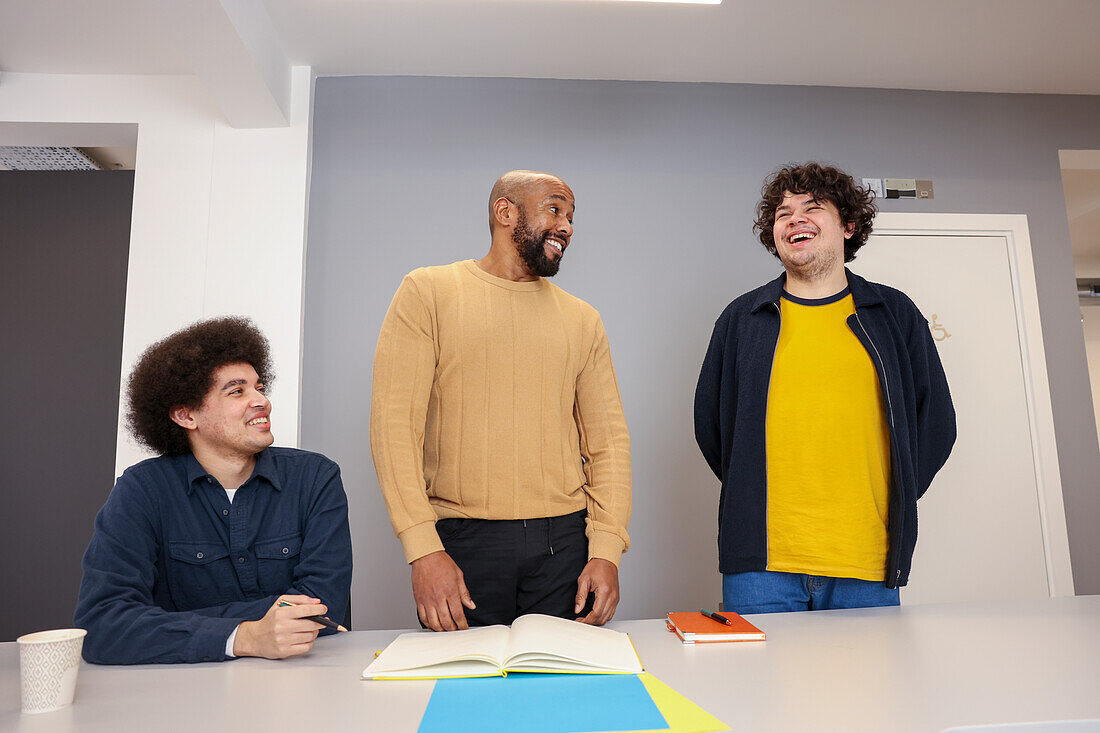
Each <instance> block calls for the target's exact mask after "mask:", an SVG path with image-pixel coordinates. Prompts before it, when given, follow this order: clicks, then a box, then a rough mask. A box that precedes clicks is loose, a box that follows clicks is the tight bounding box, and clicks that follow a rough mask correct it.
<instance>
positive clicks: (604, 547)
mask: <svg viewBox="0 0 1100 733" xmlns="http://www.w3.org/2000/svg"><path fill="white" fill-rule="evenodd" d="M625 551H626V544H625V543H624V542H623V540H622V538H621V537H619V536H618V535H617V534H613V533H611V532H599V531H596V532H593V533H592V536H591V537H589V538H588V559H589V560H594V559H595V558H600V559H601V560H607V561H608V562H611V563H614V564H615V567H619V560H620V559H621V558H622V554H623V553H624V552H625Z"/></svg>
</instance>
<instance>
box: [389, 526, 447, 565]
mask: <svg viewBox="0 0 1100 733" xmlns="http://www.w3.org/2000/svg"><path fill="white" fill-rule="evenodd" d="M397 537H398V539H400V540H401V546H402V547H403V548H404V550H405V560H406V562H410V563H411V562H412V561H413V560H419V559H420V558H422V557H424V556H425V555H430V554H432V553H433V552H440V551H441V550H443V542H442V541H441V540H440V539H439V534H438V533H437V532H436V531H435V522H421V523H420V524H414V525H413V526H411V527H409V528H408V529H406V530H405V531H404V532H402V533H401V534H399V535H397Z"/></svg>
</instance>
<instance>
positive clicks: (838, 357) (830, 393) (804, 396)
mask: <svg viewBox="0 0 1100 733" xmlns="http://www.w3.org/2000/svg"><path fill="white" fill-rule="evenodd" d="M853 313H855V307H854V306H853V304H852V296H851V295H850V294H848V291H847V290H844V291H843V292H842V293H838V294H837V295H836V296H833V297H831V298H823V299H820V300H803V299H801V298H795V297H794V296H790V295H787V294H786V293H784V294H783V297H782V299H781V300H780V315H781V316H782V320H781V325H780V331H779V343H778V344H777V345H776V350H775V360H774V363H773V365H772V374H771V386H770V388H769V390H768V413H767V428H766V429H767V461H768V570H777V571H783V572H791V573H807V574H810V575H825V576H829V577H836V578H858V579H860V580H870V581H878V580H883V578H884V576H885V572H886V551H887V547H888V543H889V540H888V537H887V529H886V528H887V515H886V511H887V503H888V499H889V490H890V433H889V427H888V426H887V422H886V410H885V406H884V403H883V396H882V390H881V389H879V381H878V374H877V372H876V371H875V365H874V362H873V361H872V360H871V357H870V355H869V354H868V353H867V351H866V350H865V349H864V348H863V345H862V344H860V342H859V340H858V339H857V338H856V335H855V334H854V333H853V332H852V330H851V329H850V328H849V327H848V323H847V318H848V316H850V315H852V314H853Z"/></svg>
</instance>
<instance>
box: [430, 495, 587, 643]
mask: <svg viewBox="0 0 1100 733" xmlns="http://www.w3.org/2000/svg"><path fill="white" fill-rule="evenodd" d="M586 515H587V511H586V510H584V509H582V510H581V511H579V512H574V513H573V514H566V515H564V516H561V517H546V518H542V519H503V520H500V519H440V520H439V521H437V522H436V523H435V528H436V531H437V532H438V533H439V539H441V540H442V541H443V547H444V548H445V549H446V550H447V554H448V555H450V556H451V559H452V560H454V561H455V564H457V565H458V567H459V568H460V569H461V570H462V574H463V577H464V579H465V581H466V587H467V588H468V589H469V591H470V596H471V597H472V598H473V599H474V603H475V604H477V608H476V609H473V610H470V609H468V608H467V609H464V610H465V613H466V621H467V622H468V623H469V624H470V626H490V625H492V624H511V623H512V622H513V621H515V620H516V617H517V616H521V615H523V614H525V613H544V614H547V615H549V616H560V617H562V618H569V619H572V618H576V617H577V615H583V614H574V612H573V609H574V605H573V604H574V602H575V601H576V597H577V578H578V577H579V576H580V574H581V571H582V570H584V566H585V564H586V563H587V562H588V538H587V537H586V536H585V533H584V524H585V517H586ZM587 612H588V610H585V613H587Z"/></svg>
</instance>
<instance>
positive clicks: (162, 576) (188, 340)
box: [74, 317, 352, 664]
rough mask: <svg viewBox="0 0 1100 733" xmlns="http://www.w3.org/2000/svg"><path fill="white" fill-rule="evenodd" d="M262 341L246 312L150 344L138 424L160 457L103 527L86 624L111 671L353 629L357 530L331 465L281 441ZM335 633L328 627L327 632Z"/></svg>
mask: <svg viewBox="0 0 1100 733" xmlns="http://www.w3.org/2000/svg"><path fill="white" fill-rule="evenodd" d="M271 379H272V373H271V360H270V356H269V347H268V342H267V339H266V338H265V337H264V335H263V334H262V333H261V332H260V330H259V329H258V328H256V326H255V325H253V323H252V322H251V321H249V320H248V319H245V318H239V317H225V318H216V319H212V320H208V321H202V322H199V323H196V324H194V325H192V326H189V327H188V328H185V329H183V330H181V331H178V332H176V333H174V334H172V335H171V336H168V337H167V338H165V339H163V340H162V341H159V342H158V343H155V344H153V345H152V346H150V347H149V349H147V350H146V352H145V353H144V354H143V355H142V357H141V358H140V359H139V360H138V363H137V365H136V366H135V367H134V370H133V372H132V373H131V374H130V380H129V385H128V389H127V402H128V413H127V422H128V426H129V429H130V432H131V434H132V435H133V437H134V438H135V440H137V441H138V442H139V443H141V444H142V445H144V446H145V447H147V448H149V449H151V450H152V451H154V452H156V453H159V454H160V456H159V457H157V458H151V459H149V460H146V461H142V462H141V463H138V464H137V465H135V466H131V467H130V468H128V469H127V470H126V471H125V472H124V473H123V474H122V476H121V477H120V478H119V479H118V481H117V482H116V483H115V487H114V489H113V490H112V491H111V494H110V496H109V497H108V499H107V503H106V504H105V505H104V506H103V508H102V509H101V510H100V512H99V514H98V515H97V516H96V520H95V534H94V535H93V536H92V540H91V542H90V543H89V545H88V549H87V551H86V552H85V553H84V561H83V570H84V577H83V580H82V582H81V584H80V597H79V599H78V601H77V607H76V613H75V616H74V621H75V624H76V625H77V626H79V627H81V628H85V629H87V630H88V635H87V638H86V639H85V642H84V652H83V653H84V658H85V659H86V660H88V661H89V662H95V663H100V664H149V663H160V662H220V661H223V660H225V659H231V658H233V657H243V656H252V657H266V658H268V659H281V658H284V657H291V656H296V655H299V654H305V653H306V652H308V651H309V650H310V649H311V648H312V646H313V642H314V640H315V639H316V637H317V634H318V631H320V630H321V629H322V628H323V627H322V626H321V625H320V624H318V623H316V622H314V621H310V620H308V619H307V618H306V617H308V616H324V615H326V614H331V615H332V617H333V620H335V621H340V622H343V623H344V624H347V623H348V619H347V612H348V608H349V606H348V599H349V596H350V586H351V561H352V558H351V534H350V532H349V529H348V509H347V497H346V496H345V494H344V488H343V485H342V484H341V481H340V470H339V468H338V467H337V466H336V464H335V463H333V462H332V461H330V460H329V459H327V458H325V457H324V456H322V455H320V454H317V453H309V452H307V451H302V450H296V449H292V448H275V447H271V444H272V442H273V441H274V437H273V435H272V433H271V402H270V400H269V399H268V398H267V394H266V392H267V389H268V387H269V386H270V384H271ZM327 631H328V630H327V629H326V632H327Z"/></svg>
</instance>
